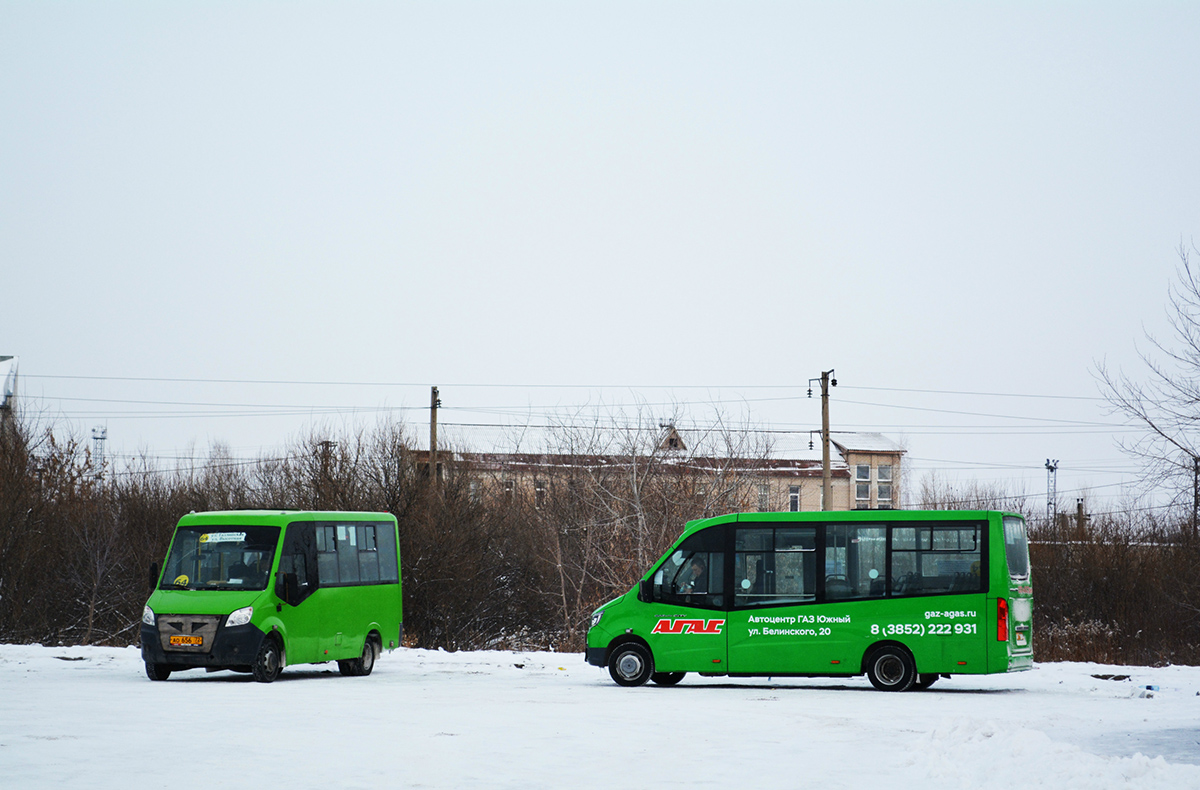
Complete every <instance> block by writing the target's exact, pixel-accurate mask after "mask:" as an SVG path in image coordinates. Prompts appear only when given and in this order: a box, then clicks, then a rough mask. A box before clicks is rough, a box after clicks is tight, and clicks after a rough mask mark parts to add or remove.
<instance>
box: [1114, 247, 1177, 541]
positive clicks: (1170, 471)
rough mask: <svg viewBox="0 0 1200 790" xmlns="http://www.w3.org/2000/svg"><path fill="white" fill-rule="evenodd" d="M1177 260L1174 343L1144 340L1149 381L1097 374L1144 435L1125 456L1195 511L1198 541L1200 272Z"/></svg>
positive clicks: (1151, 483)
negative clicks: (1137, 461) (1147, 346)
mask: <svg viewBox="0 0 1200 790" xmlns="http://www.w3.org/2000/svg"><path fill="white" fill-rule="evenodd" d="M1195 251H1196V249H1195V247H1194V246H1193V248H1192V252H1195ZM1179 261H1180V263H1179V269H1178V271H1177V279H1176V282H1174V283H1173V284H1172V285H1171V288H1170V291H1169V295H1168V301H1167V319H1168V322H1169V324H1170V327H1171V333H1172V334H1173V335H1174V338H1173V341H1166V340H1161V339H1159V338H1158V337H1155V336H1154V335H1152V334H1150V333H1147V335H1146V339H1147V340H1148V341H1149V343H1150V346H1151V349H1150V350H1148V351H1139V356H1140V357H1141V359H1142V362H1143V363H1144V365H1145V368H1146V377H1145V379H1144V380H1142V379H1136V378H1133V377H1131V376H1129V375H1127V374H1126V373H1125V372H1124V371H1120V370H1117V371H1114V370H1112V369H1110V368H1109V367H1108V366H1107V365H1106V364H1105V363H1104V362H1100V363H1098V364H1097V366H1096V368H1097V377H1098V378H1099V381H1100V388H1101V391H1102V393H1103V394H1104V397H1105V398H1106V399H1107V400H1108V402H1109V404H1110V405H1111V407H1112V409H1113V411H1114V412H1116V413H1117V414H1120V415H1123V416H1124V417H1126V418H1127V419H1129V420H1130V421H1131V422H1133V423H1134V424H1135V425H1137V426H1139V427H1140V428H1142V429H1143V430H1142V432H1141V433H1140V434H1139V435H1138V437H1137V438H1135V439H1132V440H1128V441H1125V440H1122V441H1121V442H1120V445H1121V447H1122V449H1123V450H1124V451H1125V452H1127V453H1128V454H1130V455H1131V456H1133V457H1135V458H1137V459H1138V460H1139V461H1141V462H1142V466H1143V480H1144V482H1145V483H1146V484H1147V486H1148V487H1156V488H1160V489H1163V490H1165V491H1167V492H1169V493H1170V494H1171V497H1172V498H1171V502H1172V504H1176V505H1189V506H1190V509H1191V522H1192V524H1191V525H1192V532H1193V534H1194V533H1195V531H1196V526H1197V525H1196V518H1197V512H1198V511H1200V271H1197V269H1196V267H1195V265H1194V264H1193V262H1192V261H1191V259H1190V253H1189V250H1188V248H1187V247H1186V246H1184V245H1182V244H1181V245H1180V247H1179Z"/></svg>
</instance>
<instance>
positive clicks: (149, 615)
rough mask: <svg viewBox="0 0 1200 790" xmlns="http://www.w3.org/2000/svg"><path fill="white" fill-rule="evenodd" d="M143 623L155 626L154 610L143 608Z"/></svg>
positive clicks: (147, 607)
mask: <svg viewBox="0 0 1200 790" xmlns="http://www.w3.org/2000/svg"><path fill="white" fill-rule="evenodd" d="M142 622H143V623H145V624H146V625H154V610H153V609H151V608H150V607H149V606H143V607H142Z"/></svg>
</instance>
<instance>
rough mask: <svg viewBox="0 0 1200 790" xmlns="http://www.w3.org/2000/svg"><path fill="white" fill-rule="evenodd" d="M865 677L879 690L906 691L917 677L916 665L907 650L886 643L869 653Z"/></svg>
mask: <svg viewBox="0 0 1200 790" xmlns="http://www.w3.org/2000/svg"><path fill="white" fill-rule="evenodd" d="M867 677H868V678H870V679H871V685H872V686H874V687H875V688H877V689H879V690H880V691H908V690H909V689H910V688H912V685H913V683H914V682H915V681H916V679H917V666H916V664H914V663H913V660H912V656H910V655H909V654H908V651H907V650H905V649H904V648H901V647H895V646H892V645H888V646H886V647H881V648H879V649H878V650H876V651H875V652H874V653H872V654H871V658H870V659H869V660H868V661H867Z"/></svg>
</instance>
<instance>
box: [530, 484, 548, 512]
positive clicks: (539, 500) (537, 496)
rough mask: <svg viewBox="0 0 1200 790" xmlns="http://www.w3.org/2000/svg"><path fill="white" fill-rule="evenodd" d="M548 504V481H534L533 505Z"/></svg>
mask: <svg viewBox="0 0 1200 790" xmlns="http://www.w3.org/2000/svg"><path fill="white" fill-rule="evenodd" d="M545 504H546V481H545V480H534V481H533V506H534V507H542V506H543V505H545Z"/></svg>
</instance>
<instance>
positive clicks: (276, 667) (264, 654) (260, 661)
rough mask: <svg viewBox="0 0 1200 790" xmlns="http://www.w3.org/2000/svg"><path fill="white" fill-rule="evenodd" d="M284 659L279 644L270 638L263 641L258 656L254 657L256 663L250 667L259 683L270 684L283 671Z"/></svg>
mask: <svg viewBox="0 0 1200 790" xmlns="http://www.w3.org/2000/svg"><path fill="white" fill-rule="evenodd" d="M282 658H283V656H282V654H281V653H280V651H279V643H278V642H276V641H275V639H274V638H272V637H270V636H268V637H267V638H265V639H263V642H262V646H261V647H259V648H258V655H257V656H255V657H254V663H253V664H252V665H251V666H250V671H251V672H252V673H253V674H254V679H255V680H257V681H258V682H259V683H270V682H271V681H273V680H275V678H277V677H279V673H280V672H282V671H283V660H282Z"/></svg>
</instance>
